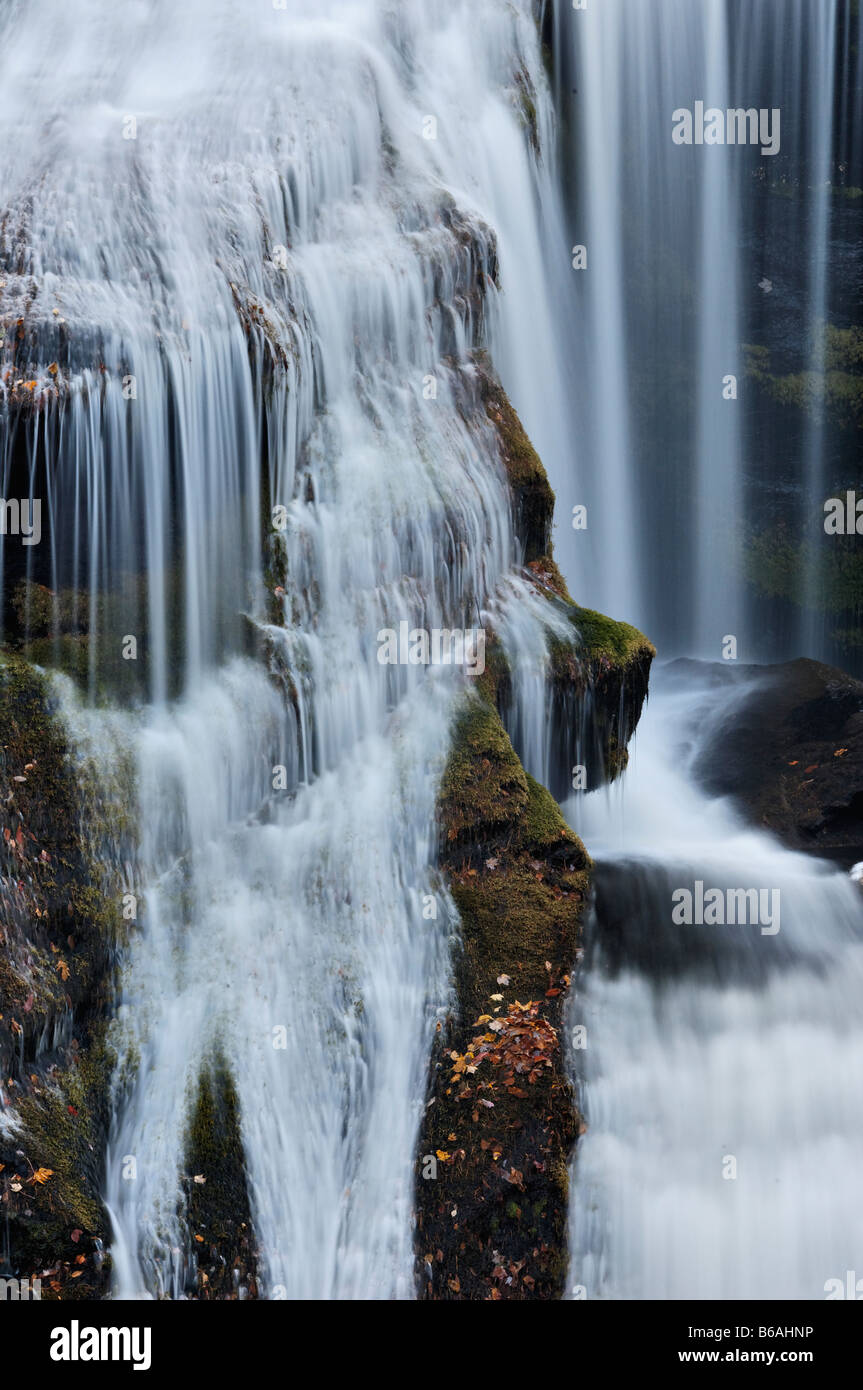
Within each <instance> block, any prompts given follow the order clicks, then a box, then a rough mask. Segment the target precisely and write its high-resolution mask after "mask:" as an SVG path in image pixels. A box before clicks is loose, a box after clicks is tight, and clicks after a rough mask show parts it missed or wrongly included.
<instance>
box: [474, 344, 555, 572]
mask: <svg viewBox="0 0 863 1390" xmlns="http://www.w3.org/2000/svg"><path fill="white" fill-rule="evenodd" d="M475 363H476V367H477V373H478V380H479V387H480V399H481V402H482V405H483V407H484V409H485V413H486V416H487V418H488V419H489V421H490V422H491V424H492V425H493V426H494V428H495V430H496V431H497V436H498V441H499V448H500V456H501V460H502V462H503V465H504V468H505V470H506V475H507V478H508V480H509V485H510V489H511V491H512V495H513V500H514V502H515V510H516V516H515V521H516V530H517V532H518V535H519V536H520V538H521V540H522V542H523V544H524V548H525V562H526V563H528V564H530V563H531V562H532V561H534V560H539V559H541V558H542V557H544V556H547V557H549V558H550V557H551V550H552V547H551V522H552V516H553V514H554V492H553V491H552V488H551V484H550V483H549V481H548V477H547V475H546V472H545V469H544V467H543V465H542V460H541V459H540V457H539V455H538V453H537V452H536V450H535V449H534V447H533V445H532V444H531V442H530V439H529V438H528V435H527V432H526V430H525V428H524V426H523V425H522V423H521V421H520V419H519V418H518V415H517V414H516V412H515V410H514V409H513V407H512V404H511V403H510V400H509V397H508V396H507V394H506V392H505V391H504V389H503V387H502V386H501V384H500V382H499V381H498V379H497V377H496V376H495V374H494V372H493V370H492V368H491V364H490V361H489V359H488V356H487V355H486V354H485V353H477V354H476V356H475Z"/></svg>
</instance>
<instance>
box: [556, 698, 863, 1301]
mask: <svg viewBox="0 0 863 1390" xmlns="http://www.w3.org/2000/svg"><path fill="white" fill-rule="evenodd" d="M655 684H656V686H657V687H658V689H656V690H655V691H654V693H653V694H652V696H651V700H650V704H649V707H648V710H647V713H646V714H645V716H644V717H643V720H642V724H641V725H640V727H639V731H638V733H637V735H636V739H635V744H634V751H633V755H632V759H631V762H630V767H629V770H628V771H627V774H626V778H625V784H624V786H623V787H622V789H621V790H619V791H612V792H610V793H601V792H599V793H596V794H594V795H593V796H590V797H588V798H587V799H586V800H585V801H584V802H583V803H582V812H581V815H580V817H579V821H578V824H579V829H580V830H581V833H582V834H583V835H584V838H585V841H586V843H587V844H588V846H589V847H590V850H591V852H592V853H593V854H594V855H595V856H596V858H597V859H598V860H599V861H600V865H601V867H600V871H599V875H598V890H597V891H598V902H597V908H598V919H599V920H598V921H597V920H594V921H592V922H591V923H590V924H589V925H588V930H587V934H586V936H587V951H586V962H585V967H584V968H583V969H582V971H581V972H580V975H579V978H578V985H577V990H576V993H575V996H574V998H573V999H572V1001H571V1002H570V1005H569V1015H568V1023H569V1025H570V1026H571V1027H574V1026H575V1025H576V1024H585V1025H586V1026H587V1046H586V1047H585V1048H584V1049H582V1050H579V1051H578V1052H577V1053H573V1054H572V1059H573V1066H574V1069H575V1074H576V1076H577V1078H578V1085H579V1091H580V1103H581V1107H582V1109H583V1110H584V1112H585V1114H586V1118H587V1123H588V1130H587V1133H586V1135H585V1136H584V1137H583V1138H582V1139H581V1140H580V1141H579V1145H578V1149H577V1154H576V1158H575V1161H574V1167H573V1176H574V1184H573V1204H572V1217H571V1230H572V1234H571V1240H572V1247H571V1252H572V1255H571V1257H572V1266H571V1270H570V1289H569V1292H570V1295H571V1296H579V1297H584V1296H586V1297H587V1298H588V1299H591V1298H639V1299H641V1298H645V1299H649V1298H657V1299H687V1298H699V1299H704V1298H720V1299H743V1298H778V1299H817V1298H823V1297H824V1294H825V1288H824V1286H825V1283H826V1281H827V1280H828V1279H831V1278H838V1279H841V1280H843V1281H844V1280H845V1277H846V1271H847V1270H850V1269H855V1268H857V1267H858V1266H859V1251H860V1246H861V1241H863V1208H861V1205H860V1202H859V1190H858V1178H859V1172H860V1165H861V1162H863V1114H861V1110H860V1104H859V1101H860V1083H859V1078H860V1071H861V1066H863V896H861V893H860V889H859V887H858V886H857V885H856V884H853V883H852V882H851V880H850V879H849V877H848V876H847V875H846V874H843V873H841V872H840V871H839V870H836V869H833V868H832V867H831V866H828V865H826V864H824V863H821V862H820V861H817V860H813V859H811V858H808V857H806V856H803V855H799V854H792V853H790V852H789V851H787V850H785V849H783V848H782V847H781V846H780V845H779V844H778V843H777V842H776V841H774V840H773V839H772V837H770V836H768V835H766V834H764V833H761V832H759V831H755V830H752V829H749V828H747V827H746V826H745V824H744V823H743V821H742V820H741V819H740V817H739V816H738V815H737V814H736V813H735V812H734V811H733V809H732V808H731V807H730V806H729V805H728V804H727V803H726V802H725V801H723V800H709V799H708V798H707V797H706V796H705V794H704V793H703V792H702V791H701V790H700V789H699V788H698V787H697V785H696V784H695V782H694V780H693V778H692V776H691V771H690V770H691V767H692V764H693V762H694V760H695V758H696V755H697V753H698V750H699V748H700V747H702V746H703V744H704V736H705V731H707V730H709V729H710V727H711V721H712V720H713V719H715V718H716V717H717V716H718V715H722V717H727V715H728V700H729V695H728V688H727V686H726V685H724V684H723V685H722V686H720V688H719V690H716V689H714V690H712V691H711V690H710V688H709V686H708V685H707V684H705V685H704V686H703V687H699V685H698V683H697V682H695V683H694V684H693V682H692V680H691V678H690V679H689V680H687V681H686V682H677V683H675V682H673V681H671V680H670V679H668V678H665V679H663V673H662V672H658V673H656V675H655ZM740 694H741V695H742V694H743V692H742V691H741V692H740ZM696 879H700V880H702V881H703V883H704V884H705V886H706V887H720V888H727V887H736V888H758V889H765V888H770V889H771V890H772V889H777V890H778V891H779V893H780V899H779V902H780V909H781V911H780V929H779V931H778V933H776V934H775V935H769V934H762V931H761V928H760V927H759V926H758V925H734V926H730V925H726V926H706V925H705V926H698V925H691V926H689V925H682V926H675V925H673V923H672V917H671V913H672V892H673V891H674V890H675V889H677V888H686V887H688V888H689V889H690V890H692V889H693V886H694V882H695V880H696ZM728 1158H734V1159H735V1160H736V1177H725V1176H723V1172H731V1171H733V1170H732V1169H731V1168H730V1166H729V1165H728V1163H727V1159H728ZM855 1262H856V1263H855ZM579 1287H580V1289H581V1290H582V1292H580V1293H579V1292H577V1290H578V1289H579Z"/></svg>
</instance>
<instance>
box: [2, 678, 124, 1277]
mask: <svg viewBox="0 0 863 1390" xmlns="http://www.w3.org/2000/svg"><path fill="white" fill-rule="evenodd" d="M0 739H2V745H3V746H2V753H0V791H2V794H3V814H2V817H0V821H2V832H3V833H2V841H0V858H2V859H3V860H4V861H5V862H4V870H3V871H4V875H5V877H6V878H7V880H9V881H10V882H15V883H17V892H16V893H15V894H14V895H12V896H11V897H8V898H7V903H6V911H5V913H4V919H3V924H2V929H0V1068H2V1070H0V1075H2V1077H3V1078H4V1086H5V1089H6V1092H7V1099H8V1100H9V1102H10V1104H11V1109H10V1111H9V1112H7V1119H8V1118H12V1122H13V1126H14V1128H13V1132H12V1134H11V1137H7V1139H5V1140H4V1141H3V1143H2V1144H0V1163H2V1164H4V1165H5V1166H4V1170H3V1172H2V1175H0V1184H2V1185H4V1186H5V1197H6V1201H5V1205H4V1209H5V1213H6V1216H7V1218H8V1223H9V1224H8V1229H9V1242H8V1249H9V1263H10V1264H11V1266H12V1269H13V1272H14V1273H16V1274H17V1275H18V1276H19V1277H24V1276H27V1275H31V1274H36V1275H38V1274H39V1273H40V1271H41V1270H42V1269H51V1270H53V1273H52V1276H51V1281H50V1282H52V1283H53V1284H54V1285H57V1286H58V1288H59V1289H61V1290H62V1293H58V1291H57V1289H56V1288H55V1289H53V1290H52V1289H51V1288H50V1286H46V1281H43V1297H51V1296H62V1297H63V1298H67V1297H77V1298H84V1297H92V1296H96V1292H95V1291H96V1290H97V1289H99V1288H101V1287H102V1285H103V1283H104V1278H105V1270H104V1266H103V1265H102V1264H101V1263H100V1262H99V1259H98V1247H97V1246H96V1244H95V1242H96V1241H97V1240H104V1238H105V1233H106V1228H107V1219H106V1217H105V1214H104V1212H103V1210H102V1207H101V1202H100V1198H99V1192H100V1190H101V1164H102V1154H103V1148H104V1138H105V1134H106V1129H107V1110H106V1107H107V1094H108V1090H109V1078H110V1068H109V1066H108V1063H107V1060H106V1056H105V1050H104V1046H103V1043H102V1019H103V1016H104V1014H105V1012H106V1009H107V1004H108V1000H109V997H110V981H111V959H112V950H113V945H114V941H115V937H116V932H117V930H118V922H119V918H120V911H119V902H118V901H115V900H113V899H112V898H111V897H110V896H109V895H106V892H105V890H104V887H103V884H102V882H101V871H97V869H96V866H95V865H94V864H93V863H91V861H90V858H89V855H88V852H87V850H86V847H85V845H84V844H83V842H82V837H81V828H80V821H79V806H80V798H81V789H80V787H79V785H78V782H77V778H76V773H75V768H74V766H73V763H72V759H71V756H70V752H69V749H68V747H67V743H66V737H65V733H64V731H63V729H62V726H61V725H60V723H59V721H58V719H57V718H56V711H55V708H54V703H53V699H52V694H51V690H50V687H49V684H48V681H47V679H46V677H45V676H44V675H43V674H42V673H40V672H38V671H35V670H34V669H33V668H32V667H30V666H29V665H28V664H27V663H26V662H25V661H24V660H22V659H21V657H20V656H18V655H14V654H10V653H4V654H2V656H0ZM46 1037H47V1038H53V1040H54V1041H53V1043H52V1044H51V1045H50V1046H49V1047H47V1048H46V1047H45V1045H44V1044H45V1039H46ZM40 1170H50V1172H49V1174H48V1176H47V1177H46V1178H45V1181H44V1182H42V1181H38V1180H36V1179H34V1177H33V1174H34V1173H35V1172H39V1171H40ZM13 1184H15V1186H17V1188H18V1190H17V1191H16V1190H15V1189H14V1187H13ZM72 1230H77V1231H78V1235H77V1237H76V1238H75V1240H74V1241H73V1240H72V1237H71V1235H70V1232H71V1231H72ZM76 1243H77V1249H75V1248H74V1247H75V1245H76ZM81 1255H83V1256H84V1261H83V1263H82V1264H81V1265H76V1263H75V1261H76V1259H77V1258H78V1257H79V1256H81Z"/></svg>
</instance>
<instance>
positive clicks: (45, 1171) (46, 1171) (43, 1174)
mask: <svg viewBox="0 0 863 1390" xmlns="http://www.w3.org/2000/svg"><path fill="white" fill-rule="evenodd" d="M53 1176H54V1169H53V1168H37V1169H36V1172H35V1173H34V1174H33V1176H32V1177H31V1178H30V1180H29V1181H30V1182H37V1183H39V1185H40V1187H41V1185H42V1184H43V1183H46V1182H47V1181H48V1179H49V1178H53Z"/></svg>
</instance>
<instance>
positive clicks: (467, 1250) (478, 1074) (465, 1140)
mask: <svg viewBox="0 0 863 1390" xmlns="http://www.w3.org/2000/svg"><path fill="white" fill-rule="evenodd" d="M439 806H440V818H441V835H442V841H443V848H442V853H441V863H442V866H443V868H444V870H445V872H446V875H447V879H448V882H449V886H450V891H451V893H452V896H453V898H454V900H455V902H456V905H457V907H458V909H459V913H460V916H461V924H462V931H461V945H460V950H459V951H458V953H457V958H456V963H455V986H456V999H457V1008H456V1013H455V1015H454V1016H453V1017H452V1018H450V1019H449V1020H448V1021H447V1023H446V1025H445V1027H444V1028H443V1029H442V1030H441V1032H440V1033H439V1035H438V1040H437V1045H436V1048H435V1051H434V1056H433V1059H432V1080H431V1097H430V1103H429V1105H428V1107H427V1108H426V1112H425V1120H424V1124H423V1130H422V1134H421V1143H420V1158H419V1162H418V1168H417V1173H418V1176H417V1193H416V1200H417V1256H418V1288H419V1292H420V1296H421V1297H422V1298H431V1299H434V1300H440V1299H457V1300H458V1299H489V1300H495V1299H499V1298H516V1299H528V1298H529V1299H533V1298H540V1299H548V1298H558V1297H560V1295H561V1293H562V1289H563V1281H564V1277H565V1271H566V1222H567V1158H568V1155H569V1152H570V1149H571V1147H572V1144H573V1142H574V1139H575V1135H576V1129H577V1124H578V1117H577V1113H576V1110H575V1106H574V1101H573V1096H572V1093H571V1089H570V1087H569V1084H568V1081H567V1079H566V1076H565V1073H564V1070H563V1065H562V1054H561V1047H560V1037H559V1029H560V1023H561V1016H562V1004H563V999H564V997H565V993H566V989H567V987H568V984H569V970H570V967H571V964H572V962H573V960H574V957H575V951H576V948H577V943H578V940H579V932H580V923H581V914H582V911H583V907H584V902H585V898H586V895H587V892H588V888H589V873H590V861H589V859H588V856H587V853H586V852H585V850H584V847H583V845H582V844H581V842H580V840H579V839H578V837H577V836H576V835H574V834H573V832H572V831H571V830H570V829H569V827H568V826H567V825H566V823H565V821H564V819H563V816H562V815H561V812H560V809H559V807H558V806H557V805H556V803H555V802H554V800H553V798H552V797H551V796H550V795H549V793H548V792H547V791H546V790H545V788H544V787H542V786H540V785H539V783H538V782H536V781H535V780H534V779H533V778H532V777H530V776H528V775H527V774H526V773H525V771H524V769H523V768H522V766H521V763H520V762H519V760H518V758H517V757H516V754H515V752H514V750H513V747H512V744H511V743H510V741H509V738H508V737H507V734H506V732H505V730H504V728H503V725H502V724H501V722H500V717H499V715H498V713H497V711H496V710H495V709H494V708H493V706H492V705H491V704H489V703H488V702H487V701H485V700H484V699H483V698H482V696H481V694H474V695H473V696H472V697H471V698H469V699H466V701H465V704H464V706H463V707H462V709H461V710H460V711H459V713H458V715H457V718H456V724H455V728H454V737H453V746H452V750H451V754H450V758H449V762H448V765H447V768H446V770H445V773H444V777H443V781H442V786H441V792H440V802H439ZM496 1019H497V1020H498V1022H499V1023H500V1027H501V1030H502V1031H501V1034H499V1035H495V1034H494V1032H493V1031H492V1032H489V1033H488V1034H486V1035H485V1036H486V1037H487V1038H493V1037H495V1036H498V1037H500V1041H501V1045H500V1047H499V1048H498V1047H497V1046H495V1058H496V1060H489V1059H486V1060H485V1061H484V1062H482V1063H481V1064H480V1065H479V1066H478V1067H477V1068H476V1071H475V1074H470V1073H468V1072H467V1070H466V1066H465V1059H466V1058H467V1057H468V1056H469V1055H471V1048H472V1047H475V1046H476V1040H477V1039H478V1038H479V1037H481V1036H483V1035H482V1028H483V1027H484V1026H488V1025H489V1022H491V1024H492V1026H495V1020H496ZM483 1020H484V1022H483ZM478 1022H479V1028H480V1031H479V1032H477V1028H476V1026H475V1025H476V1024H477V1023H478ZM524 1030H527V1035H528V1037H530V1036H533V1035H534V1034H535V1036H536V1037H537V1038H538V1039H540V1041H541V1046H542V1050H543V1061H542V1064H541V1066H540V1067H537V1069H536V1072H535V1074H534V1073H531V1072H529V1073H527V1074H526V1075H525V1077H524V1078H523V1080H522V1079H521V1078H520V1077H516V1075H515V1072H514V1070H513V1072H512V1079H511V1083H510V1082H509V1081H507V1075H508V1069H509V1068H510V1067H511V1066H512V1067H514V1066H515V1065H516V1064H519V1065H520V1061H518V1059H519V1058H520V1054H519V1053H518V1050H517V1048H518V1040H519V1038H520V1036H521V1034H522V1032H523V1031H524ZM531 1030H533V1033H531ZM513 1047H515V1048H516V1052H515V1053H513V1051H512V1048H513ZM454 1057H455V1058H458V1059H459V1060H458V1061H456V1062H455V1063H454V1061H453V1058H454ZM513 1057H515V1058H516V1059H517V1061H516V1062H514V1061H513ZM459 1068H461V1071H460V1072H459ZM517 1082H521V1084H516V1083H517ZM430 1163H431V1165H432V1166H433V1167H434V1168H435V1169H436V1172H435V1175H434V1176H429V1175H428V1173H427V1169H428V1167H429V1164H430Z"/></svg>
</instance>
